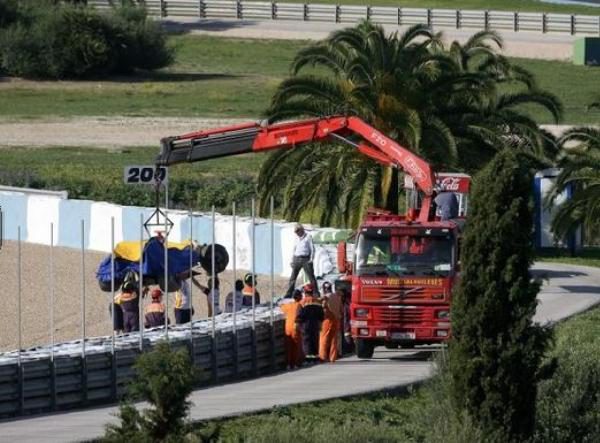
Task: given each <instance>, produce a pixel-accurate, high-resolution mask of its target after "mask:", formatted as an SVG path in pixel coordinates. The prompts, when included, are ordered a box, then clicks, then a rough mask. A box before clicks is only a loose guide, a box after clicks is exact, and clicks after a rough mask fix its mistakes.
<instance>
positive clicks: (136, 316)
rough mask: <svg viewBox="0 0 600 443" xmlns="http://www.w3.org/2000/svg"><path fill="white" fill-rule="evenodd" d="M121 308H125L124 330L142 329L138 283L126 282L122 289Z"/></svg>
mask: <svg viewBox="0 0 600 443" xmlns="http://www.w3.org/2000/svg"><path fill="white" fill-rule="evenodd" d="M120 302H121V309H122V310H123V331H124V332H125V333H127V332H134V331H139V330H140V299H139V297H138V291H137V285H136V284H135V283H133V282H126V283H125V284H124V285H123V288H122V290H121V297H120Z"/></svg>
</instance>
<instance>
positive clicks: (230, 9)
mask: <svg viewBox="0 0 600 443" xmlns="http://www.w3.org/2000/svg"><path fill="white" fill-rule="evenodd" d="M120 3H121V2H120V0H88V4H89V5H92V6H95V7H97V8H108V7H110V6H114V5H119V4H120ZM138 3H140V4H144V5H145V6H146V8H147V9H148V11H149V12H150V14H152V15H155V16H160V17H199V18H222V19H232V18H233V19H239V20H294V21H315V22H330V23H349V24H351V23H357V22H359V21H361V20H365V19H369V20H372V21H373V22H376V23H381V24H390V25H398V26H404V25H406V26H410V25H415V24H426V25H428V26H431V27H433V28H453V29H476V30H482V29H494V30H506V31H514V32H518V31H531V32H542V33H568V34H572V35H576V34H577V35H600V15H599V16H591V15H578V14H555V13H544V12H512V11H486V10H460V9H456V10H454V9H423V8H402V7H391V6H368V5H365V6H350V5H335V4H319V3H278V2H259V1H246V0H145V1H143V0H138Z"/></svg>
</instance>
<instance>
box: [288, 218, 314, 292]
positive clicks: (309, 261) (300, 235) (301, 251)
mask: <svg viewBox="0 0 600 443" xmlns="http://www.w3.org/2000/svg"><path fill="white" fill-rule="evenodd" d="M294 232H295V233H296V236H297V238H296V244H295V246H294V256H293V258H292V263H290V266H291V267H292V275H291V276H290V281H289V284H288V290H287V293H286V295H285V296H286V298H290V297H291V296H292V292H293V291H294V288H295V287H296V279H297V278H298V274H299V273H300V270H303V271H304V274H305V275H306V277H307V278H308V279H309V281H310V283H311V284H312V286H313V288H314V291H316V295H317V296H318V295H319V288H318V286H317V279H316V278H315V271H314V268H313V258H314V256H315V246H314V245H313V241H312V237H311V236H310V234H309V233H308V232H306V231H305V230H304V226H302V225H301V224H300V223H297V224H296V226H295V227H294Z"/></svg>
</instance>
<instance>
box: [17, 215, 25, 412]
mask: <svg viewBox="0 0 600 443" xmlns="http://www.w3.org/2000/svg"><path fill="white" fill-rule="evenodd" d="M21 266H22V258H21V226H17V317H18V318H17V329H18V331H17V337H18V346H19V347H18V349H17V369H18V372H19V413H20V414H21V415H23V412H24V410H25V386H23V385H24V381H25V380H24V377H23V361H22V359H21V349H22V348H23V336H22V327H21V294H22V292H23V289H22V287H21Z"/></svg>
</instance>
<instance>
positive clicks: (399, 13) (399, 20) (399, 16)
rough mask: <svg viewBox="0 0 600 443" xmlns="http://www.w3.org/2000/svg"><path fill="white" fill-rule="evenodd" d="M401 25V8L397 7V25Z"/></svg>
mask: <svg viewBox="0 0 600 443" xmlns="http://www.w3.org/2000/svg"><path fill="white" fill-rule="evenodd" d="M400 25H402V8H398V26H400Z"/></svg>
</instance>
